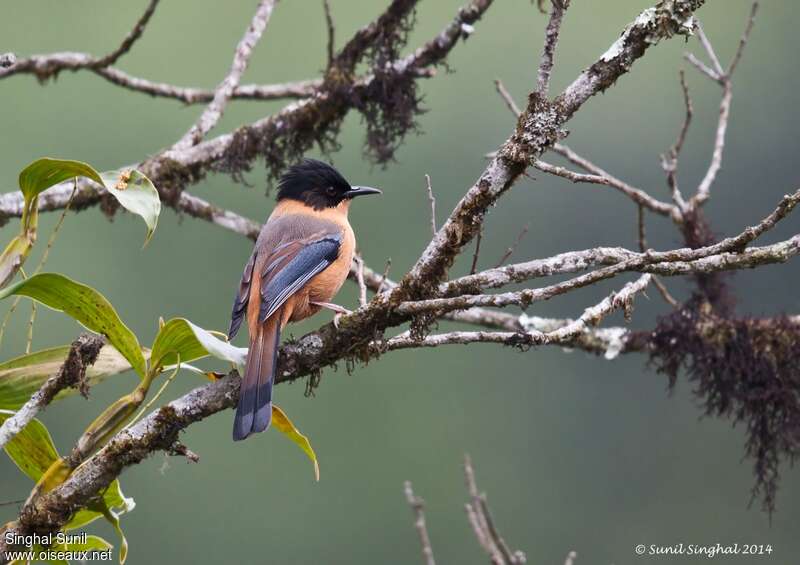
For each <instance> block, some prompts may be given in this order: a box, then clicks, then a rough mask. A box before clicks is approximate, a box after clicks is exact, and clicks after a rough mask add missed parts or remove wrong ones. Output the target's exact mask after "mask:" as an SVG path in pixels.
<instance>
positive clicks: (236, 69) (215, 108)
mask: <svg viewBox="0 0 800 565" xmlns="http://www.w3.org/2000/svg"><path fill="white" fill-rule="evenodd" d="M275 1H276V0H261V1H260V2H259V3H258V8H257V9H256V13H255V14H254V15H253V19H252V20H251V21H250V25H249V26H248V28H247V31H246V32H245V34H244V36H243V37H242V39H241V40H240V41H239V44H238V45H237V46H236V52H235V54H234V56H233V63H232V64H231V69H230V71H228V75H227V76H226V77H225V79H223V81H222V82H221V83H220V84H219V86H217V89H216V91H215V92H214V99H213V100H212V101H211V102H210V103H209V105H208V106H206V109H205V110H203V113H202V114H201V115H200V118H199V119H198V120H197V122H196V123H195V124H194V125H193V126H192V127H191V128H189V131H187V132H186V134H184V136H183V137H182V138H181V139H180V140H179V141H178V142H177V143H176V144H175V145H174V147H173V149H184V148H186V147H191V146H192V145H196V144H197V143H199V142H200V140H201V139H203V137H205V135H206V134H207V133H208V132H209V131H211V129H212V128H213V127H214V126H215V125H217V122H218V121H219V119H220V118H221V117H222V113H223V112H224V111H225V106H226V105H227V104H228V100H230V98H231V96H232V95H233V91H234V89H235V88H236V87H237V86H238V85H239V81H240V80H241V78H242V75H243V74H244V71H245V69H246V68H247V63H248V62H249V61H250V57H251V55H252V54H253V48H254V47H255V46H256V44H257V43H258V40H259V39H261V35H262V34H263V33H264V30H265V29H266V28H267V23H268V22H269V19H270V16H271V15H272V10H273V8H274V7H275Z"/></svg>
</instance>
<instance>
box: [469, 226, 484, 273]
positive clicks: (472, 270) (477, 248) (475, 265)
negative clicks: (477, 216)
mask: <svg viewBox="0 0 800 565" xmlns="http://www.w3.org/2000/svg"><path fill="white" fill-rule="evenodd" d="M482 239H483V225H481V229H480V231H478V235H477V236H476V237H475V252H474V253H473V254H472V265H471V266H470V268H469V274H470V275H474V274H475V271H477V270H478V256H479V255H480V253H481V240H482Z"/></svg>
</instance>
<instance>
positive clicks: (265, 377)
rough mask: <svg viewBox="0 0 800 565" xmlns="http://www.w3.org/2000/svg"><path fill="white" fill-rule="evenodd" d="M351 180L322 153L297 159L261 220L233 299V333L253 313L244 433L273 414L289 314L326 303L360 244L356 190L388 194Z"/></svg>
mask: <svg viewBox="0 0 800 565" xmlns="http://www.w3.org/2000/svg"><path fill="white" fill-rule="evenodd" d="M380 193H381V191H380V190H378V189H377V188H372V187H369V186H351V185H350V183H348V182H347V180H345V178H344V177H343V176H342V175H341V173H339V171H337V170H336V169H335V168H334V167H333V166H331V165H329V164H328V163H324V162H322V161H318V160H315V159H303V160H302V161H301V162H299V163H297V164H295V165H292V166H291V167H289V169H288V170H287V171H286V172H285V173H284V174H283V176H282V177H281V178H280V179H279V181H278V191H277V199H276V200H277V203H276V205H275V208H274V209H273V211H272V213H271V214H270V216H269V218H268V219H267V222H266V223H265V224H264V226H263V227H262V228H261V232H260V233H259V235H258V239H257V240H256V244H255V246H254V248H253V253H252V254H251V255H250V259H249V260H248V261H247V264H246V265H245V268H244V273H243V274H242V278H241V281H240V283H239V289H238V291H237V292H236V296H235V298H234V301H233V310H232V312H231V322H230V327H229V329H228V339H229V340H232V339H233V338H234V337H235V336H236V334H237V332H238V331H239V328H240V326H241V325H242V322H243V320H244V318H245V317H246V318H247V329H248V332H249V334H250V335H249V339H250V340H249V350H248V353H247V360H246V362H245V368H244V376H243V377H242V384H241V389H240V393H239V403H238V405H237V407H236V415H235V417H234V421H233V439H234V441H240V440H243V439H245V438H247V437H248V436H249V435H251V434H253V433H257V432H263V431H264V430H266V429H267V428H268V427H269V425H270V422H271V419H272V385H273V383H274V382H275V365H276V361H277V353H278V346H279V344H280V336H281V331H282V330H283V328H284V327H285V326H286V324H287V323H288V322H298V321H300V320H304V319H306V318H308V317H309V316H313V315H314V314H316V313H317V312H319V311H320V310H321V309H322V308H326V309H329V310H332V311H334V312H336V315H337V318H335V319H334V320H335V321H337V320H338V316H340V315H342V314H348V313H350V311H349V310H347V309H346V308H343V307H342V306H338V305H336V304H334V303H332V302H331V300H333V297H334V296H335V295H336V293H337V292H338V291H339V289H340V288H341V287H342V284H343V283H344V281H345V279H346V278H347V274H348V272H349V271H350V266H351V263H352V261H353V254H354V252H355V248H356V238H355V234H354V233H353V228H352V227H351V226H350V222H349V221H348V210H349V208H350V203H351V202H352V200H353V198H355V197H357V196H365V195H369V194H380Z"/></svg>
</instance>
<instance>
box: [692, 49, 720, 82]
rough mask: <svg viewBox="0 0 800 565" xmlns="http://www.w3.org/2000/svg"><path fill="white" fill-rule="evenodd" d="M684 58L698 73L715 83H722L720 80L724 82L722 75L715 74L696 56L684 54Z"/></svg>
mask: <svg viewBox="0 0 800 565" xmlns="http://www.w3.org/2000/svg"><path fill="white" fill-rule="evenodd" d="M683 58H684V59H686V60H687V61H688V62H689V63H691V64H692V65H693V66H694V67H695V68H696V69H697V70H698V71H700V72H701V73H702V74H704V75H706V76H707V77H708V78H710V79H711V80H713V81H714V82H720V80H722V77H721V76H720V75H718V74H717V73H715V72H714V71H713V70H712V69H711V68H710V67H709V66H708V65H706V64H705V63H704V62H703V61H701V60H700V59H698V58H697V57H696V56H695V55H694V53H684V54H683Z"/></svg>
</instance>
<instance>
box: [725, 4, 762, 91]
mask: <svg viewBox="0 0 800 565" xmlns="http://www.w3.org/2000/svg"><path fill="white" fill-rule="evenodd" d="M757 13H758V2H753V5H752V6H751V7H750V17H749V18H748V20H747V26H745V28H744V33H743V34H742V37H741V39H740V40H739V47H737V48H736V53H735V54H734V56H733V59H732V60H731V64H730V65H728V71H727V72H726V73H725V74H726V75H727V76H728V77H730V76H731V75H732V74H733V71H735V70H736V66H737V65H738V64H739V61H740V60H741V58H742V53H744V48H745V45H747V40H748V39H750V32H751V31H753V24H755V22H756V14H757Z"/></svg>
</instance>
